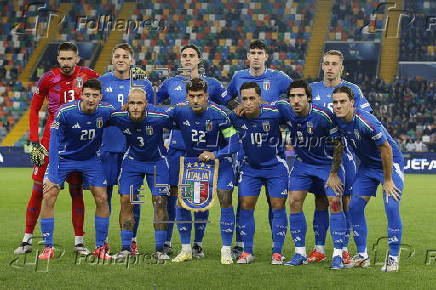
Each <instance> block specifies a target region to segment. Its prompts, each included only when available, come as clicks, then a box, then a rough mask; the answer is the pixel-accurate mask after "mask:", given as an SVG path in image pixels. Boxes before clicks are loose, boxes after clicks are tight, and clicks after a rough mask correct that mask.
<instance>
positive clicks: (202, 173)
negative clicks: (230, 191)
mask: <svg viewBox="0 0 436 290" xmlns="http://www.w3.org/2000/svg"><path fill="white" fill-rule="evenodd" d="M218 169H219V160H218V159H215V160H213V161H207V162H201V161H199V160H198V158H197V157H184V156H181V157H180V173H179V202H180V204H181V205H182V206H183V207H184V208H185V209H187V210H190V211H194V212H197V211H205V210H208V209H210V208H211V207H212V206H213V203H214V201H215V199H216V191H217V189H216V187H217V182H218Z"/></svg>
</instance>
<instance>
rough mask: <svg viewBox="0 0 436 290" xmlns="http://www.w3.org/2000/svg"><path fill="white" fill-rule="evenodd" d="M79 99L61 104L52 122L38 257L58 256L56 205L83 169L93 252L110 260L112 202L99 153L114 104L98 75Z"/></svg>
mask: <svg viewBox="0 0 436 290" xmlns="http://www.w3.org/2000/svg"><path fill="white" fill-rule="evenodd" d="M80 98H81V100H80V101H73V102H71V103H68V104H65V105H63V106H61V107H60V109H59V112H58V114H57V116H56V118H55V120H54V121H53V124H52V126H51V138H50V156H49V158H50V163H49V166H48V174H46V177H45V178H44V198H43V200H42V209H41V221H40V224H41V232H42V236H43V237H44V244H45V248H44V250H43V252H42V253H41V254H40V255H39V257H38V258H39V259H43V260H46V259H51V258H53V257H54V256H55V250H54V247H53V245H54V242H53V232H54V206H55V203H56V199H57V196H58V195H59V192H60V188H61V185H62V183H63V182H64V181H65V178H66V176H67V175H68V174H69V173H71V172H75V171H77V172H81V173H82V175H83V179H84V183H85V184H87V185H89V187H90V190H91V193H92V195H93V196H94V199H95V205H96V208H95V235H96V241H95V243H96V249H95V250H94V252H93V255H95V256H97V257H99V258H101V259H105V260H110V259H111V257H110V256H109V255H108V254H107V252H106V248H105V246H104V241H105V239H106V236H107V231H108V227H109V206H108V203H107V195H106V184H107V182H106V177H105V174H104V171H103V167H102V165H101V161H100V159H99V158H98V157H97V151H98V149H99V148H100V146H101V139H102V135H103V127H104V126H105V125H106V123H107V122H108V120H109V118H110V115H111V113H112V112H113V111H114V108H113V107H112V106H111V105H109V104H106V105H105V104H104V103H100V101H101V85H100V82H99V81H98V80H97V79H91V80H88V81H87V82H86V83H84V84H83V92H82V95H81V97H80Z"/></svg>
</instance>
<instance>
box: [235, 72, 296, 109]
mask: <svg viewBox="0 0 436 290" xmlns="http://www.w3.org/2000/svg"><path fill="white" fill-rule="evenodd" d="M246 82H256V83H257V84H258V85H259V87H260V90H261V94H260V95H261V96H262V99H263V100H264V101H266V102H268V103H271V102H274V101H277V100H279V99H280V96H281V95H283V94H285V95H286V94H287V93H288V92H287V89H288V87H289V84H290V83H291V82H292V79H291V78H290V77H289V76H288V75H287V74H285V73H284V72H282V71H277V70H273V69H266V70H265V72H264V73H263V74H262V75H260V76H256V77H255V76H252V75H251V74H250V71H249V69H244V70H240V71H236V72H235V73H234V75H233V77H232V80H231V81H230V83H229V85H228V87H227V95H228V98H229V99H234V98H236V97H239V89H240V88H241V86H242V84H243V83H246Z"/></svg>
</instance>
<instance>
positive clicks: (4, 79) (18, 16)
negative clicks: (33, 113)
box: [0, 1, 46, 140]
mask: <svg viewBox="0 0 436 290" xmlns="http://www.w3.org/2000/svg"><path fill="white" fill-rule="evenodd" d="M30 3H31V1H9V2H8V1H2V2H1V3H0V16H1V18H0V19H1V20H0V140H2V139H4V137H5V136H6V134H7V132H8V131H9V130H10V129H11V128H12V127H13V126H14V124H15V123H16V122H17V120H19V118H20V117H21V116H22V114H23V112H25V111H26V109H27V107H28V104H29V103H30V99H31V93H30V92H29V87H28V86H27V85H23V84H21V83H20V82H17V81H16V80H17V79H18V76H19V74H20V73H21V72H22V70H23V68H24V66H25V64H26V62H27V59H28V58H29V56H30V54H31V53H32V51H33V49H34V43H35V36H34V35H33V34H32V33H31V31H29V29H30V28H32V27H34V26H35V19H36V15H37V6H36V5H34V6H32V5H30V6H28V5H29V4H30ZM38 22H39V23H38V27H44V26H46V19H45V18H43V17H40V19H39V21H38ZM13 29H14V31H16V32H17V33H11V31H12V30H13ZM26 29H27V31H26Z"/></svg>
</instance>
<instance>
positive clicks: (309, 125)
mask: <svg viewBox="0 0 436 290" xmlns="http://www.w3.org/2000/svg"><path fill="white" fill-rule="evenodd" d="M307 133H309V134H313V123H311V122H307Z"/></svg>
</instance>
